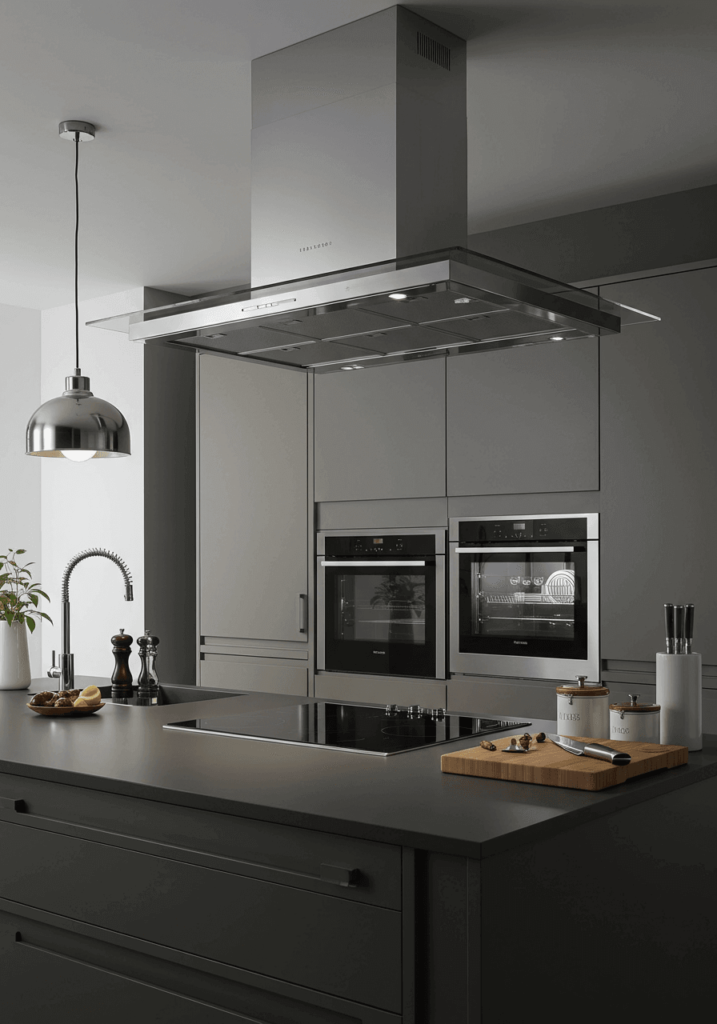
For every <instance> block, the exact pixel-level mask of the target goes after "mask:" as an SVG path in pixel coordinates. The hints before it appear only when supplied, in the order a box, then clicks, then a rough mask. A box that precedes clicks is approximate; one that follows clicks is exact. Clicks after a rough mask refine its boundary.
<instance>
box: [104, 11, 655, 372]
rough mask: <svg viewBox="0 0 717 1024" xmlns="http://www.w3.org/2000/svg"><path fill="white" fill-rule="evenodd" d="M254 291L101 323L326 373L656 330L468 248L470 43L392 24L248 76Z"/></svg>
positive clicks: (335, 37)
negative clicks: (634, 326) (637, 327)
mask: <svg viewBox="0 0 717 1024" xmlns="http://www.w3.org/2000/svg"><path fill="white" fill-rule="evenodd" d="M252 118H253V128H252V232H251V264H252V283H251V286H250V287H248V288H240V289H235V290H228V291H224V292H221V293H218V294H215V295H210V296H199V297H197V298H194V299H188V300H186V301H184V302H179V303H176V304H174V305H172V306H165V307H162V308H159V309H154V310H143V311H141V312H138V313H136V314H132V315H131V316H129V317H120V318H113V319H112V320H105V321H96V322H95V323H96V325H97V326H103V327H111V328H115V329H120V330H127V331H128V332H129V335H130V337H131V338H132V339H133V340H135V341H144V342H150V341H152V340H159V339H162V340H171V341H174V342H176V343H178V344H181V345H188V346H190V347H196V348H202V349H208V350H214V351H220V352H229V353H233V354H237V355H241V356H246V357H249V358H254V359H260V360H262V361H264V362H275V363H282V364H288V365H293V366H296V367H301V368H305V369H312V370H316V371H318V372H330V371H333V370H337V369H342V368H347V369H348V368H358V367H365V366H371V365H379V364H381V363H385V362H387V361H395V360H398V359H405V358H413V357H417V356H425V355H430V354H431V353H433V352H440V351H444V350H453V349H470V348H473V347H475V346H477V345H480V346H482V347H486V346H487V347H496V346H501V347H503V346H506V345H515V344H535V343H538V342H542V341H551V340H558V339H564V338H565V339H568V338H578V337H585V336H590V335H596V334H599V333H615V332H618V331H619V330H620V328H621V325H622V326H624V325H625V323H626V322H634V321H635V320H640V319H642V320H644V319H654V318H652V317H650V316H649V315H647V314H639V313H637V312H636V311H632V310H630V311H627V310H625V308H624V307H619V306H618V305H616V304H614V303H610V302H606V301H605V300H603V299H600V298H599V297H598V296H597V295H595V294H592V293H590V292H586V291H582V290H581V289H576V288H572V287H570V286H569V285H564V284H561V283H560V282H557V281H552V280H550V279H548V278H544V277H542V276H540V275H537V274H533V273H531V272H530V271H525V270H521V269H520V268H517V267H512V266H510V265H508V264H504V263H501V262H500V261H497V260H493V259H491V258H489V257H486V256H481V255H479V254H477V253H471V252H469V251H468V250H467V249H466V248H465V241H466V222H467V181H466V179H467V146H466V75H465V42H464V40H462V39H459V38H458V37H457V36H454V35H452V34H451V33H449V32H446V31H445V30H444V29H442V28H440V27H439V26H437V25H435V24H433V23H431V22H429V21H426V20H425V19H424V18H421V17H419V16H418V15H416V14H414V13H413V12H411V11H408V10H406V9H405V8H403V7H391V8H388V9H386V10H384V11H380V12H378V13H377V14H374V15H370V16H369V17H367V18H363V19H361V20H359V21H355V22H352V23H351V24H349V25H344V26H342V27H340V28H337V29H334V30H333V31H331V32H327V33H325V34H323V35H320V36H315V37H314V38H312V39H307V40H304V41H303V42H301V43H297V44H295V45H294V46H289V47H287V48H286V49H283V50H279V51H277V52H276V53H271V54H268V55H267V56H265V57H260V58H258V59H257V60H255V61H253V62H252Z"/></svg>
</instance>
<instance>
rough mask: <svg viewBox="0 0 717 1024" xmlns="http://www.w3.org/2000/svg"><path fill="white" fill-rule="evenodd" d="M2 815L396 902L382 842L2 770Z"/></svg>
mask: <svg viewBox="0 0 717 1024" xmlns="http://www.w3.org/2000/svg"><path fill="white" fill-rule="evenodd" d="M16 805H17V806H16ZM0 821H9V822H12V823H13V824H22V825H29V826H31V827H33V828H41V829H45V830H47V831H50V832H60V833H62V834H65V835H72V836H75V837H77V838H84V839H89V840H90V841H92V842H98V843H107V844H109V845H110V846H122V847H124V848H128V849H134V850H137V851H139V852H147V853H158V854H159V856H162V857H167V858H168V859H171V860H182V861H185V862H189V863H194V864H201V865H204V866H207V867H218V868H220V869H221V870H222V871H230V872H233V873H236V874H242V875H249V876H251V877H253V878H261V879H264V880H265V881H271V882H280V883H282V884H285V885H292V886H295V887H297V888H299V889H308V890H309V891H311V892H319V893H325V894H326V895H332V896H339V897H341V898H342V899H347V900H352V901H355V902H358V903H368V904H371V905H372V906H379V907H388V908H391V909H394V910H400V908H401V850H400V847H398V846H392V845H390V844H388V843H375V842H370V841H368V840H364V839H351V838H347V837H344V836H335V835H331V834H329V833H327V832H317V831H314V830H312V829H304V828H296V827H294V826H292V825H278V824H274V823H272V822H266V821H256V820H255V819H251V818H238V817H234V816H233V815H231V814H217V813H216V812H213V811H201V810H197V809H195V808H191V807H177V806H175V805H173V804H165V803H159V802H158V801H155V800H140V799H137V798H135V797H126V796H120V795H118V794H115V793H102V792H99V791H97V790H92V789H83V788H80V787H78V786H67V785H64V784H62V783H56V782H44V781H41V780H39V779H27V778H21V777H17V776H13V775H6V774H2V775H0ZM335 867H338V868H339V869H341V872H340V873H339V874H337V873H336V872H333V871H332V870H331V869H332V868H335ZM348 871H353V872H357V873H358V874H355V875H354V876H353V878H352V879H350V881H352V883H353V884H342V883H345V882H346V880H347V879H346V874H347V872H348ZM342 875H343V877H342Z"/></svg>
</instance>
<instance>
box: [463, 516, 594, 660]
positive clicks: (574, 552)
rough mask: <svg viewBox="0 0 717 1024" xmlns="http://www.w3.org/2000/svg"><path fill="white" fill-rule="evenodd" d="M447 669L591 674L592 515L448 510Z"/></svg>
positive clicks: (592, 607)
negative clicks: (459, 514)
mask: <svg viewBox="0 0 717 1024" xmlns="http://www.w3.org/2000/svg"><path fill="white" fill-rule="evenodd" d="M449 531H450V532H449V540H450V551H451V555H450V558H451V565H450V573H451V608H450V621H451V643H450V650H451V655H450V659H451V660H450V669H451V672H460V673H467V674H476V675H495V676H509V677H523V678H532V679H559V680H562V679H574V678H575V677H576V676H578V675H584V676H586V677H587V678H588V679H590V680H596V679H599V671H600V646H599V591H598V515H597V513H591V514H585V515H564V516H512V517H508V516H502V517H492V518H488V517H480V518H472V519H451V520H450V523H449Z"/></svg>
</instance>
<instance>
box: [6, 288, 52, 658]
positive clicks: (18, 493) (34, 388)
mask: <svg viewBox="0 0 717 1024" xmlns="http://www.w3.org/2000/svg"><path fill="white" fill-rule="evenodd" d="M0 368H2V376H3V386H2V392H0V551H7V549H8V548H26V549H27V555H25V556H23V557H24V558H25V559H26V560H27V561H28V562H30V561H34V562H35V563H36V564H35V565H33V566H32V567H31V571H32V573H33V579H34V580H35V581H38V582H41V583H44V582H45V580H44V578H43V573H42V560H41V551H40V468H41V467H40V463H41V462H42V460H41V459H33V458H29V457H28V456H26V455H25V428H26V426H27V421H28V420H29V419H30V416H31V415H32V413H33V412H34V411H35V409H36V408H37V407H38V405H39V404H40V314H39V312H37V310H34V309H20V308H19V307H17V306H5V305H0ZM44 610H45V611H47V612H49V613H50V614H52V609H50V608H49V607H48V608H45V609H44ZM40 643H41V640H40V631H39V630H38V631H36V632H35V634H34V636H33V637H32V638H31V639H30V664H31V668H32V674H33V676H37V675H39V674H40Z"/></svg>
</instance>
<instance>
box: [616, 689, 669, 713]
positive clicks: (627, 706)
mask: <svg viewBox="0 0 717 1024" xmlns="http://www.w3.org/2000/svg"><path fill="white" fill-rule="evenodd" d="M639 695H640V694H639V693H628V696H629V697H630V699H629V700H620V701H619V702H618V703H614V705H610V706H609V710H610V711H620V712H626V711H629V712H630V714H632V713H633V712H644V711H647V712H650V711H651V712H656V711H660V705H645V703H638V702H637V698H638V697H639Z"/></svg>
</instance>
